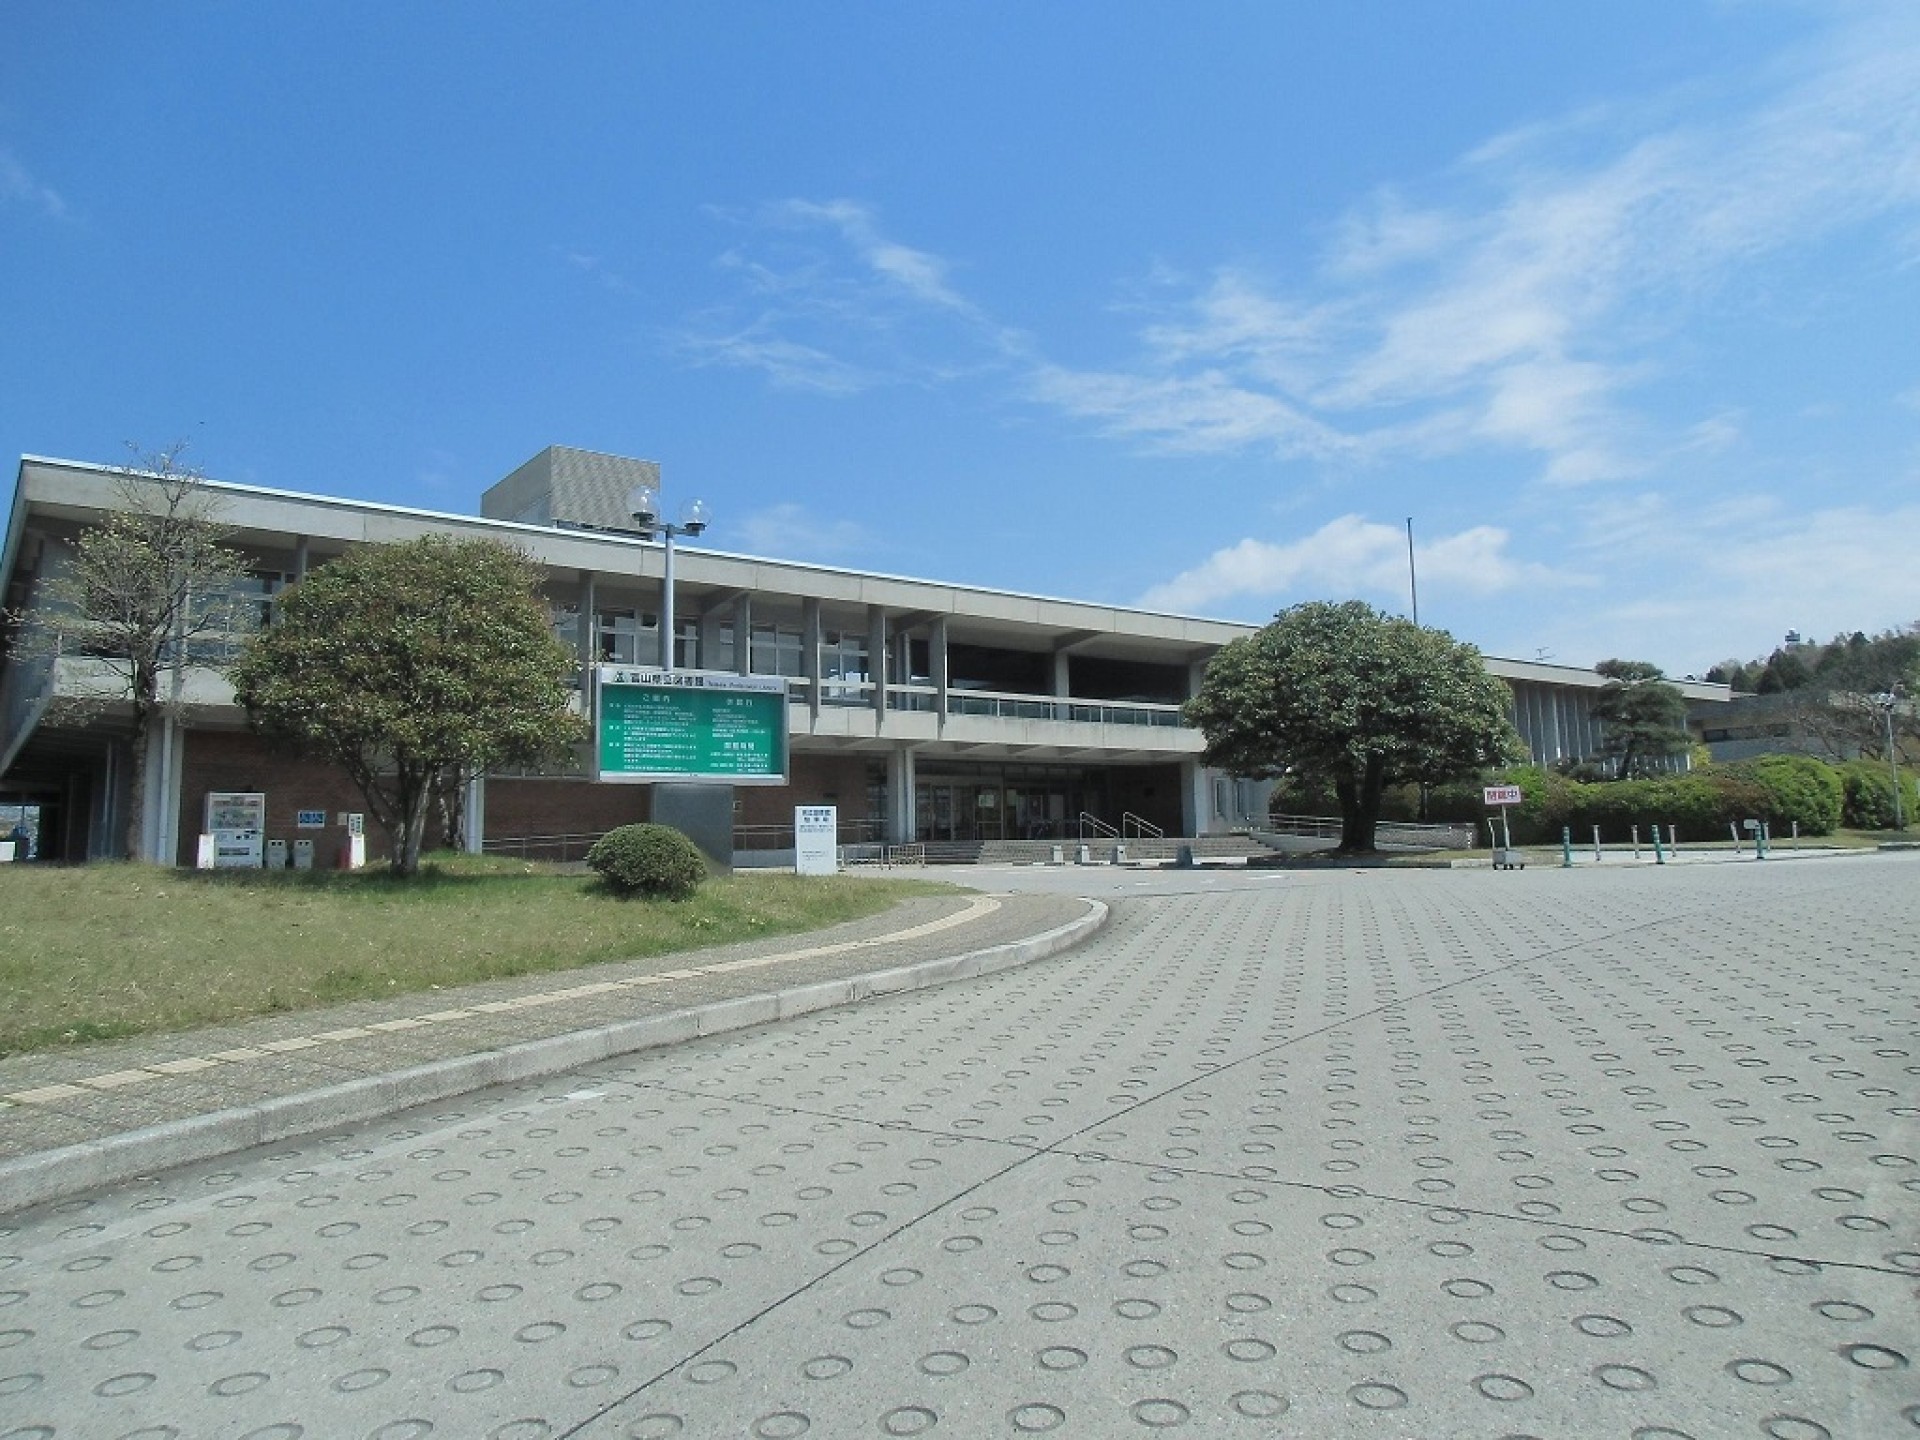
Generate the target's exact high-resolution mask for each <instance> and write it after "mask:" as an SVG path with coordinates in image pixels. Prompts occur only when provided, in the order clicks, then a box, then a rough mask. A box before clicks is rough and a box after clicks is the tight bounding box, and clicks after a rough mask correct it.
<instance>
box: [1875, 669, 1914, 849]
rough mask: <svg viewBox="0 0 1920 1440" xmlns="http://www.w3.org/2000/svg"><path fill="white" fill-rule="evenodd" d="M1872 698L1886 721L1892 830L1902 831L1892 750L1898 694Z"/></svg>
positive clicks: (1897, 769)
mask: <svg viewBox="0 0 1920 1440" xmlns="http://www.w3.org/2000/svg"><path fill="white" fill-rule="evenodd" d="M1873 698H1874V701H1875V703H1876V704H1878V705H1879V706H1880V710H1881V713H1882V714H1883V715H1885V716H1886V721H1887V773H1888V774H1890V775H1891V776H1892V777H1893V828H1894V829H1896V830H1904V829H1906V828H1907V817H1906V813H1905V810H1904V808H1903V807H1902V805H1901V803H1900V757H1899V753H1898V752H1897V751H1896V750H1895V749H1894V748H1893V704H1894V701H1895V700H1897V699H1898V698H1899V692H1898V691H1896V690H1889V691H1887V692H1886V693H1885V694H1882V695H1876V696H1874V697H1873Z"/></svg>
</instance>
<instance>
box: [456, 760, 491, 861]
mask: <svg viewBox="0 0 1920 1440" xmlns="http://www.w3.org/2000/svg"><path fill="white" fill-rule="evenodd" d="M460 820H461V826H460V844H461V846H462V847H463V848H464V849H465V850H466V852H467V853H468V854H469V855H478V854H479V853H480V852H481V851H482V850H484V849H485V848H486V841H487V777H486V776H484V775H476V776H474V777H473V778H472V779H471V780H469V781H467V793H466V795H465V797H464V798H463V799H462V800H461V803H460Z"/></svg>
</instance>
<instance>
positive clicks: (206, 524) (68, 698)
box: [10, 444, 254, 860]
mask: <svg viewBox="0 0 1920 1440" xmlns="http://www.w3.org/2000/svg"><path fill="white" fill-rule="evenodd" d="M185 448H186V447H185V445H184V444H176V445H174V446H172V447H171V448H169V449H166V450H163V451H160V452H159V453H158V454H154V455H142V454H139V452H137V451H136V458H135V460H134V462H133V463H132V464H130V465H128V466H127V467H125V468H124V469H122V470H121V471H120V472H119V492H120V494H119V504H118V505H117V506H116V508H115V509H113V510H112V511H110V512H109V513H108V514H107V517H106V519H105V520H104V521H103V522H102V523H101V524H100V525H98V526H96V527H94V528H93V529H90V530H87V531H84V532H83V533H82V534H81V535H80V536H79V537H78V538H77V539H76V540H74V542H73V543H72V545H71V546H70V547H69V549H68V551H67V553H66V555H65V557H64V561H63V563H59V564H57V565H56V566H54V567H51V569H52V578H51V579H49V580H48V581H47V583H46V585H45V586H44V588H43V589H42V590H41V592H40V593H39V594H37V595H36V596H35V597H34V604H33V606H32V609H31V610H30V612H29V613H27V614H24V615H17V616H12V617H10V619H11V620H12V622H13V628H14V630H15V633H16V634H17V635H18V636H19V639H18V641H17V642H16V649H17V650H18V651H19V652H21V654H22V656H23V658H26V657H29V656H30V657H33V658H38V659H42V660H48V661H51V660H55V659H59V658H63V657H64V658H67V659H73V660H81V661H84V662H85V664H84V667H83V668H82V669H81V670H80V672H79V673H76V674H75V675H73V676H70V677H69V688H68V689H67V690H66V691H65V692H64V693H63V695H62V696H61V699H60V701H59V702H58V703H59V707H60V709H61V710H62V711H63V712H65V714H66V716H67V717H68V718H72V719H74V720H79V721H94V720H97V719H98V718H99V716H100V714H101V712H103V711H106V710H110V709H114V708H117V707H118V706H120V705H126V706H127V707H129V709H130V710H131V711H132V723H133V732H132V735H131V736H130V738H129V740H128V745H127V749H128V758H129V765H128V778H129V782H130V783H129V793H128V802H127V808H126V812H125V817H126V825H125V828H124V830H123V832H122V835H121V850H122V853H123V854H124V855H125V856H126V858H127V859H129V860H133V859H139V858H142V856H143V849H142V834H143V832H144V831H145V829H146V795H147V757H148V755H149V753H150V751H151V748H152V742H153V739H154V735H155V732H156V731H157V730H158V729H159V728H160V726H161V723H162V721H163V720H164V719H165V717H166V716H167V715H168V713H170V712H173V711H177V710H178V709H179V708H180V699H179V696H180V693H181V690H182V689H183V686H182V684H181V682H182V681H183V679H184V676H185V672H186V671H187V669H188V668H190V667H192V666H196V665H207V666H212V667H214V668H220V667H222V666H223V665H224V663H225V660H226V648H227V644H228V642H229V640H230V638H231V637H232V635H233V634H234V633H235V632H236V631H245V630H248V629H251V628H252V625H253V620H254V616H253V613H252V612H251V611H250V610H249V608H248V607H247V606H246V605H244V604H243V603H241V602H240V600H239V599H238V598H237V597H236V596H235V594H234V590H233V582H234V580H235V579H236V578H237V577H239V576H240V575H241V574H242V573H243V572H244V570H245V565H246V562H245V561H244V560H243V559H242V557H241V556H240V555H239V553H238V552H236V551H234V550H232V549H230V548H228V547H227V546H226V545H225V544H224V543H222V541H223V537H224V536H225V534H226V531H225V529H224V528H223V527H222V526H221V525H220V524H219V521H218V517H217V513H216V512H217V507H216V505H215V502H214V500H213V498H212V497H211V496H210V495H209V494H208V492H207V488H206V485H205V476H203V475H202V474H201V473H200V471H199V470H198V469H195V468H192V467H189V466H185V465H183V464H181V463H180V454H181V452H182V451H183V450H184V449H185ZM155 858H158V857H155Z"/></svg>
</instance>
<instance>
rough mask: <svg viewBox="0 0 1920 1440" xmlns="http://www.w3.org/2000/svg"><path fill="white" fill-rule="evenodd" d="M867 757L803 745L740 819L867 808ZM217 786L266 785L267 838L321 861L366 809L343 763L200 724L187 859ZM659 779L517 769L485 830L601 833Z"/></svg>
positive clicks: (751, 796) (370, 822)
mask: <svg viewBox="0 0 1920 1440" xmlns="http://www.w3.org/2000/svg"><path fill="white" fill-rule="evenodd" d="M867 766H868V761H867V760H866V759H865V758H864V757H862V756H859V755H818V754H815V755H796V756H794V757H793V772H792V773H793V780H792V783H791V784H789V785H784V786H773V785H743V786H740V787H739V788H737V789H736V790H735V791H734V792H733V795H734V800H735V801H736V802H737V804H738V806H739V808H738V810H737V811H736V812H735V815H734V821H735V823H736V824H740V825H782V826H785V825H791V824H792V823H793V807H794V806H796V805H837V806H839V807H840V817H841V819H843V820H847V821H853V820H859V819H862V818H865V817H866V814H867ZM213 790H242V791H252V790H258V791H264V792H265V794H266V797H267V833H266V838H267V839H269V840H285V841H286V842H288V848H289V849H291V848H292V843H293V842H294V841H295V840H312V841H313V842H314V855H315V863H317V864H320V865H332V864H333V863H334V861H335V857H336V856H337V855H338V854H339V851H340V847H341V844H342V843H343V842H344V841H345V839H346V830H345V829H344V828H342V827H341V826H339V825H337V824H336V823H335V821H336V820H338V818H339V817H340V815H341V814H343V813H345V812H348V811H362V812H364V811H365V810H366V800H365V798H364V797H363V796H362V795H361V794H360V790H359V787H358V786H356V785H355V784H354V783H353V782H352V781H351V780H349V779H348V778H347V776H346V774H345V772H344V771H342V770H340V769H339V768H338V767H337V766H333V765H329V764H324V763H320V762H316V761H312V760H302V759H297V758H295V757H293V756H289V755H283V754H276V753H275V752H273V751H272V750H270V749H268V748H267V746H266V745H265V744H264V743H263V742H262V741H261V740H260V739H259V738H258V737H256V736H253V735H250V734H247V733H245V732H233V731H211V730H196V731H189V732H188V734H187V737H186V765H185V770H184V773H183V776H182V782H181V795H180V853H179V855H178V857H177V858H178V861H179V863H180V864H182V865H191V864H193V862H194V851H195V837H197V836H198V835H199V834H200V829H201V826H203V825H204V824H205V823H206V805H207V793H208V792H209V791H213ZM652 793H653V792H652V787H650V786H647V785H601V784H597V783H595V782H593V781H590V780H574V779H518V778H511V777H505V776H495V777H493V778H491V779H489V780H488V781H487V801H486V810H487V826H486V829H487V837H488V838H489V839H494V838H504V837H510V838H515V839H517V838H519V837H522V836H528V835H590V834H591V835H597V834H601V833H603V832H605V831H608V830H611V829H613V828H614V827H615V826H616V825H630V824H632V823H634V822H635V821H640V820H646V819H648V818H649V816H650V815H651V811H652V807H651V804H650V801H651V797H652ZM300 810H324V811H325V812H326V816H327V824H326V828H325V829H323V830H301V829H298V828H297V827H296V826H295V824H294V820H295V812H297V811H300ZM392 848H393V847H392V842H391V839H390V837H389V836H388V835H387V833H386V831H385V829H384V828H382V827H381V826H380V825H378V824H377V823H376V822H375V821H374V819H373V817H372V816H371V815H369V816H367V858H368V860H370V861H371V860H373V859H375V858H384V857H386V856H388V855H390V854H391V853H392Z"/></svg>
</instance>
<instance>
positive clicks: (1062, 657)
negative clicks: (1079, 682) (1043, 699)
mask: <svg viewBox="0 0 1920 1440" xmlns="http://www.w3.org/2000/svg"><path fill="white" fill-rule="evenodd" d="M1051 693H1052V694H1054V695H1056V696H1058V697H1059V698H1060V699H1063V700H1064V699H1065V698H1066V697H1067V696H1069V695H1071V694H1072V693H1073V661H1072V657H1071V656H1069V655H1068V654H1067V652H1066V651H1064V650H1056V651H1054V652H1053V688H1052V691H1051Z"/></svg>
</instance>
